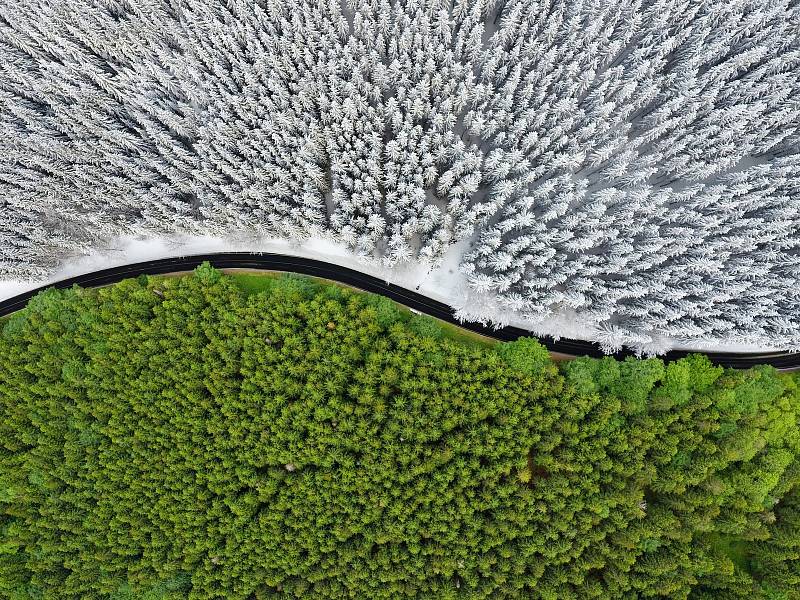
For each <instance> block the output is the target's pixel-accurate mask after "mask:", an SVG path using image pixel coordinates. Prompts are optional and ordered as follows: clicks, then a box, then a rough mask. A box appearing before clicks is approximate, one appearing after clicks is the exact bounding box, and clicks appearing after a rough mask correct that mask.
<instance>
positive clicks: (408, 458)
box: [0, 265, 800, 600]
mask: <svg viewBox="0 0 800 600" xmlns="http://www.w3.org/2000/svg"><path fill="white" fill-rule="evenodd" d="M1 326H2V335H0V448H1V449H0V598H4V599H5V598H8V599H13V600H22V599H54V600H55V599H57V600H63V599H73V598H75V599H78V598H80V599H93V598H98V599H99V598H108V599H113V600H123V599H126V600H127V599H151V600H155V599H164V600H166V599H169V600H177V599H182V598H192V599H198V600H199V599H211V598H224V599H241V600H251V599H252V600H262V599H265V598H314V599H317V598H320V599H325V598H337V599H338V598H367V599H372V598H376V599H382V598H387V599H388V598H433V599H439V598H441V599H451V598H452V599H455V598H459V599H460V598H469V599H477V598H525V599H529V598H530V599H542V600H570V599H575V600H583V599H587V598H588V599H591V598H601V599H616V598H620V599H637V598H675V599H683V598H694V599H709V600H710V599H714V600H726V599H738V598H742V599H760V598H763V599H768V600H795V599H798V598H800V427H798V420H799V415H798V413H800V391H799V389H798V382H797V381H796V379H795V378H794V376H792V375H788V374H781V373H778V372H777V371H775V370H774V369H773V368H771V367H759V368H754V369H751V370H748V371H734V370H723V369H722V368H718V367H715V366H713V365H712V364H711V363H710V362H709V361H708V359H707V358H705V357H704V356H702V355H693V356H691V357H689V358H687V359H682V360H680V361H677V362H673V363H670V364H664V362H663V361H661V360H659V359H645V360H636V359H627V360H625V361H623V362H618V361H615V360H613V359H610V358H605V359H590V358H580V359H577V360H573V361H567V362H561V363H556V362H553V361H552V360H551V359H550V357H549V355H548V353H547V351H546V350H545V349H544V348H543V347H542V346H540V345H539V344H538V343H537V342H536V341H534V340H531V339H522V340H519V341H517V342H513V343H498V344H490V343H486V342H485V341H481V340H476V339H472V338H470V336H468V335H463V334H459V333H458V332H455V331H453V329H454V328H448V327H445V326H443V325H442V324H440V323H439V322H437V321H435V320H432V319H430V318H427V317H422V316H418V315H412V314H410V313H409V312H408V311H406V310H403V309H402V308H400V307H398V305H396V304H394V303H392V302H391V301H389V300H387V299H386V298H382V297H379V296H373V295H369V294H364V293H360V292H357V291H353V290H349V289H346V288H343V287H341V286H338V285H332V284H324V283H320V282H317V281H314V280H311V279H308V278H303V277H298V276H282V277H260V278H255V277H250V278H238V279H237V277H233V276H228V275H224V274H222V273H220V272H219V271H216V270H214V269H213V268H211V267H209V266H208V265H203V266H202V267H200V268H198V269H197V270H196V271H195V272H194V273H193V274H192V275H188V276H183V277H140V278H138V279H130V280H126V281H123V282H121V283H119V284H116V285H112V286H108V287H104V288H99V289H91V290H89V289H80V288H77V287H76V288H73V289H69V290H65V291H57V290H49V291H46V292H43V293H41V294H39V295H38V296H36V297H35V298H33V299H32V300H31V302H30V303H29V305H28V307H27V308H26V309H25V310H23V311H20V312H18V313H15V314H14V315H12V316H11V317H10V318H9V319H7V320H5V321H4V322H3V323H2V324H1Z"/></svg>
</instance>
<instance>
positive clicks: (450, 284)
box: [0, 236, 774, 354]
mask: <svg viewBox="0 0 800 600" xmlns="http://www.w3.org/2000/svg"><path fill="white" fill-rule="evenodd" d="M468 244H469V241H462V242H459V243H456V244H454V245H453V246H452V247H451V248H450V249H449V250H448V251H447V253H446V254H445V255H444V258H443V259H442V261H441V263H440V264H439V265H437V266H434V267H432V266H431V265H429V264H422V263H418V262H409V263H404V264H402V265H400V266H397V267H394V268H387V267H385V266H383V265H381V264H380V263H379V262H378V261H377V260H374V259H373V260H371V259H367V258H364V257H359V256H356V255H354V254H353V253H352V252H350V251H349V250H347V248H346V247H345V246H344V245H343V244H340V243H337V242H335V241H333V240H331V239H327V238H311V239H308V240H306V241H305V242H302V243H301V242H297V241H294V240H288V239H276V238H241V239H235V238H220V237H213V236H180V237H157V238H150V237H147V238H146V237H141V236H125V237H119V238H116V239H115V240H113V242H112V243H111V244H110V245H109V249H107V250H104V251H101V250H98V251H95V252H93V253H91V254H89V255H87V256H84V257H81V258H77V259H73V260H72V261H70V262H67V263H66V264H65V265H64V267H62V268H61V269H59V270H58V271H56V272H55V273H54V274H53V276H52V277H49V278H47V279H45V280H43V281H41V280H40V281H16V280H6V281H0V300H5V299H7V298H11V297H13V296H16V295H17V294H20V293H22V292H25V291H27V290H31V289H35V288H38V287H41V286H43V285H46V284H47V283H53V282H56V281H60V280H63V279H67V278H69V277H73V276H75V275H81V274H85V273H91V272H94V271H99V270H102V269H107V268H111V267H116V266H121V265H126V264H132V263H137V262H143V261H148V260H156V259H161V258H170V257H179V256H191V255H197V254H209V253H214V252H272V253H280V254H286V255H290V256H301V257H305V258H313V259H317V260H322V261H325V262H328V263H331V264H336V265H340V266H343V267H348V268H351V269H355V270H357V271H360V272H362V273H367V274H369V275H373V276H375V277H378V278H380V279H383V280H384V281H387V282H389V283H393V284H396V285H399V286H402V287H405V288H406V289H409V290H416V291H418V292H419V293H421V294H424V295H425V296H428V297H429V298H433V299H435V300H439V301H441V302H444V303H446V304H449V305H450V306H452V307H453V308H454V309H455V311H456V315H457V316H458V317H459V318H461V319H463V320H473V321H479V322H484V323H491V324H493V325H496V326H504V325H513V326H516V327H521V328H523V329H528V330H529V331H531V333H532V334H535V335H549V336H553V337H556V338H559V337H561V338H572V339H579V340H593V339H597V336H598V330H597V327H596V326H594V325H593V324H592V323H591V321H589V320H587V319H585V318H582V317H581V315H580V314H576V313H574V312H572V313H560V314H553V315H550V316H548V317H547V318H545V319H543V320H541V321H540V322H538V323H533V322H532V321H531V320H529V319H526V318H525V317H524V316H523V315H521V314H518V313H515V312H513V311H510V310H508V309H505V308H503V307H501V306H500V305H499V303H498V301H497V298H496V297H495V296H493V295H491V294H483V293H479V292H476V291H475V290H474V289H471V288H470V286H469V285H468V283H467V281H466V277H465V276H464V275H463V274H462V273H461V272H460V271H459V268H458V267H459V262H460V260H461V257H462V256H463V255H464V253H465V251H466V249H467V246H468ZM638 349H639V350H640V351H641V352H642V353H643V354H662V353H664V352H666V351H667V350H670V349H689V350H707V351H728V352H760V351H769V350H773V349H774V348H772V347H770V346H769V344H768V342H766V341H765V340H758V339H756V340H744V341H742V340H713V339H709V340H706V341H702V342H700V341H698V342H696V343H693V344H686V343H681V342H680V341H678V340H672V339H669V338H667V337H656V338H654V339H653V341H652V342H651V343H649V344H645V345H642V346H641V347H640V348H638Z"/></svg>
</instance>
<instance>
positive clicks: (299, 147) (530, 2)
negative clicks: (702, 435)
mask: <svg viewBox="0 0 800 600" xmlns="http://www.w3.org/2000/svg"><path fill="white" fill-rule="evenodd" d="M0 207H2V208H0V277H3V278H7V279H8V278H35V277H43V276H46V275H47V274H49V273H51V272H52V271H53V269H55V268H56V267H57V266H58V265H59V264H62V263H63V262H64V261H65V260H68V259H69V258H70V257H75V256H78V255H80V254H83V253H86V252H88V251H89V250H90V249H92V248H98V247H102V246H103V243H104V242H106V241H107V240H109V239H111V238H112V237H113V236H116V235H124V234H131V233H143V234H147V235H152V236H158V235H167V234H170V233H186V234H196V235H200V234H213V235H220V236H225V235H232V234H237V235H239V234H241V233H242V232H251V233H252V234H254V235H260V236H267V237H269V236H274V237H276V238H285V237H289V238H296V239H303V238H306V237H309V236H327V237H330V238H332V239H333V240H335V241H337V242H340V243H344V244H346V245H347V246H348V247H350V248H351V249H352V251H353V252H354V253H356V254H360V255H365V256H370V257H375V258H376V259H377V260H379V261H381V262H382V264H383V265H384V266H385V267H386V268H387V269H388V268H391V267H393V266H396V265H401V264H404V263H407V262H409V261H412V262H413V261H422V262H425V263H431V264H436V262H437V261H438V260H440V259H441V258H442V256H444V254H445V253H446V251H447V250H448V249H449V248H452V247H453V245H454V244H455V243H456V242H467V241H469V242H472V245H471V250H469V251H468V252H466V253H465V255H464V256H463V259H462V263H461V269H462V272H463V273H464V275H465V276H466V277H467V278H468V280H469V282H470V284H471V285H472V286H473V290H474V292H475V293H482V294H487V295H491V296H493V297H496V299H497V301H498V302H499V303H501V305H502V306H503V307H505V308H506V309H508V310H509V311H510V312H514V313H515V314H518V315H522V316H523V317H524V318H525V319H526V320H527V321H528V322H529V323H531V324H535V323H537V322H541V321H543V320H544V319H547V318H549V317H550V316H552V315H553V314H559V313H562V312H564V311H569V312H574V313H576V314H580V315H581V316H582V318H583V319H588V320H590V321H591V322H593V323H596V324H597V326H598V330H597V334H596V339H598V341H601V342H602V343H604V344H605V345H606V346H607V347H617V346H619V345H620V344H627V345H630V346H632V347H642V346H646V345H647V343H648V342H649V341H650V340H651V339H652V337H653V336H654V335H659V336H667V337H670V338H672V339H675V340H679V341H684V342H685V341H689V342H691V341H692V340H704V339H705V340H708V339H717V340H728V341H730V342H731V343H735V342H736V341H741V340H749V341H761V342H764V343H768V344H770V345H772V346H773V347H776V348H783V349H795V350H800V285H799V284H800V253H799V252H798V246H800V1H798V0H726V1H725V2H720V1H718V0H707V1H706V0H592V1H589V0H522V1H516V0H408V1H394V0H341V1H340V0H330V1H323V0H320V1H318V2H313V1H310V0H296V1H294V2H286V1H284V0H225V1H223V0H3V2H2V3H0ZM466 247H470V246H468V245H467V246H466Z"/></svg>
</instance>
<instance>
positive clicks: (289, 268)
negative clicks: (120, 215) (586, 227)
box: [0, 252, 800, 371]
mask: <svg viewBox="0 0 800 600" xmlns="http://www.w3.org/2000/svg"><path fill="white" fill-rule="evenodd" d="M205 261H208V262H209V263H211V264H212V265H213V266H215V267H217V268H219V269H233V268H235V269H256V270H266V271H285V272H291V273H301V274H303V275H311V276H314V277H321V278H324V279H330V280H332V281H337V282H339V283H343V284H345V285H349V286H352V287H355V288H359V289H362V290H364V291H367V292H372V293H375V294H381V295H383V296H386V297H387V298H391V299H392V300H394V301H396V302H399V303H401V304H404V305H405V306H407V307H409V308H411V309H414V310H417V311H419V312H422V313H425V314H427V315H430V316H432V317H436V318H437V319H441V320H443V321H447V322H449V323H453V324H455V325H458V326H459V327H463V328H464V329H469V330H470V331H474V332H476V333H479V334H481V335H485V336H488V337H491V338H494V339H497V340H502V341H512V340H516V339H517V338H520V337H534V336H533V335H532V334H531V332H529V331H527V330H525V329H521V328H519V327H502V328H499V329H494V328H492V327H489V326H486V325H482V324H480V323H474V322H463V323H462V322H459V321H458V320H457V319H456V318H455V317H454V316H453V310H452V309H451V308H450V307H449V306H448V305H446V304H444V303H442V302H438V301H436V300H432V299H431V298H428V297H426V296H424V295H422V294H420V293H417V292H414V291H411V290H407V289H405V288H402V287H399V286H396V285H392V284H390V283H386V282H385V281H383V280H381V279H378V278H377V277H373V276H371V275H366V274H364V273H360V272H359V271H355V270H353V269H348V268H347V267H341V266H339V265H334V264H330V263H326V262H323V261H319V260H314V259H310V258H301V257H297V256H286V255H283V254H270V253H262V254H251V253H245V252H224V253H216V254H202V255H194V256H182V257H176V258H164V259H159V260H150V261H146V262H140V263H134V264H130V265H125V266H121V267H112V268H110V269H103V270H102V271H96V272H94V273H87V274H85V275H78V276H75V277H71V278H69V279H64V280H62V281H58V282H55V283H49V284H47V285H45V286H42V287H41V288H37V289H35V290H31V291H28V292H25V293H23V294H19V295H18V296H15V297H13V298H9V299H8V300H4V301H2V302H0V316H5V315H8V314H11V313H13V312H15V311H17V310H20V309H21V308H23V307H24V306H25V305H26V304H27V302H28V300H29V299H30V298H31V297H33V296H34V295H36V294H37V293H38V292H40V291H41V290H43V289H46V288H48V287H56V288H69V287H72V286H73V285H75V284H77V285H80V286H81V287H95V286H101V285H108V284H111V283H116V282H118V281H121V280H123V279H127V278H129V277H137V276H138V275H142V274H147V275H159V274H165V273H175V272H180V271H191V270H192V269H194V268H195V267H197V266H198V265H200V264H201V263H203V262H205ZM537 339H538V340H539V341H540V342H541V343H542V344H543V345H544V346H545V347H546V348H547V349H548V350H550V351H551V352H556V353H559V354H565V355H570V356H593V357H602V356H606V355H605V354H604V353H603V351H602V350H601V349H600V346H599V344H597V343H595V342H586V341H582V340H571V339H564V338H562V339H559V340H557V341H556V340H554V339H553V338H550V337H539V338H537ZM690 353H691V352H690V351H686V350H672V351H670V352H668V353H667V354H666V355H662V356H661V358H662V359H664V360H665V361H672V360H677V359H679V358H682V357H684V356H686V355H687V354H690ZM704 354H706V355H707V356H708V357H709V358H710V359H711V361H712V362H713V363H715V364H718V365H722V366H725V367H732V368H735V369H746V368H749V367H752V366H754V365H759V364H769V365H772V366H774V367H776V368H777V369H779V370H782V371H792V370H798V369H800V353H789V352H763V353H759V352H753V353H734V352H704ZM612 356H613V357H614V358H616V359H623V358H625V357H626V356H634V353H633V352H630V351H627V350H623V351H620V352H617V353H615V354H613V355H612Z"/></svg>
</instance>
